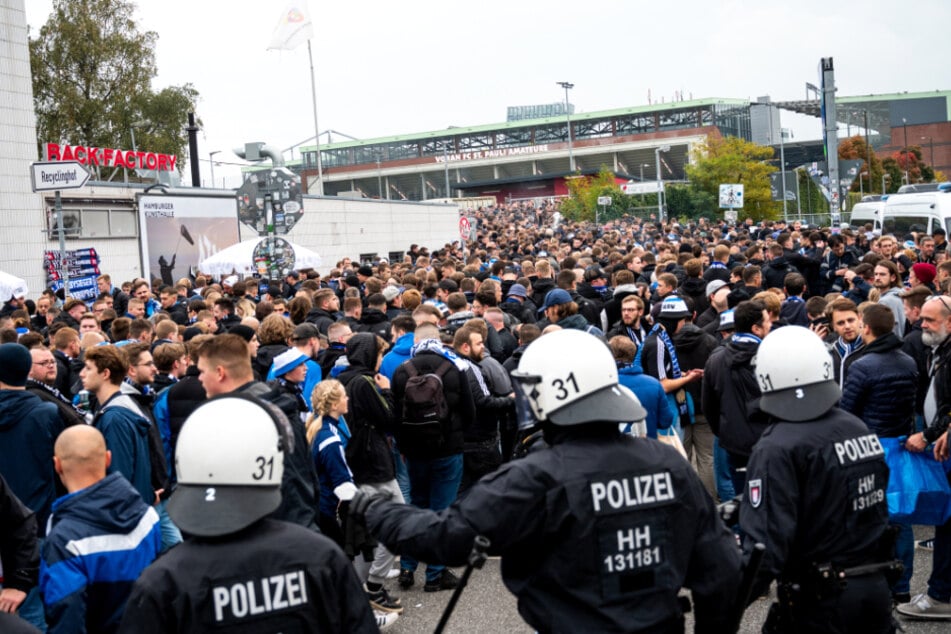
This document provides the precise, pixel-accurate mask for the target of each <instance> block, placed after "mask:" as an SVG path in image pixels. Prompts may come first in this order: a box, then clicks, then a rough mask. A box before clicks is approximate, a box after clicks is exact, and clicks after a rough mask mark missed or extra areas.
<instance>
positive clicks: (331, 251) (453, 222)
mask: <svg viewBox="0 0 951 634" xmlns="http://www.w3.org/2000/svg"><path fill="white" fill-rule="evenodd" d="M252 237H254V232H253V231H251V230H250V229H249V228H248V227H246V226H243V225H242V228H241V238H242V239H243V240H247V239H249V238H252ZM286 237H287V239H288V240H289V241H291V242H293V243H295V244H300V245H301V246H304V247H307V248H308V249H312V250H314V251H316V252H317V253H318V254H320V256H321V259H322V265H321V270H320V272H321V273H326V272H328V271H329V270H330V269H331V268H333V266H334V264H335V263H336V262H337V261H338V260H340V259H342V258H344V257H349V258H351V259H353V260H356V259H357V257H358V256H359V255H360V254H362V253H371V254H372V253H375V254H376V255H377V256H380V257H386V256H387V255H388V254H389V253H390V252H391V251H404V252H405V251H408V250H409V246H410V245H411V244H418V245H420V246H425V247H428V248H429V249H430V250H433V249H438V248H441V247H442V246H444V245H445V244H446V243H449V242H452V241H453V240H458V239H459V207H458V205H454V204H452V205H447V204H431V203H413V202H402V201H392V200H374V199H352V198H340V197H335V196H327V197H320V198H318V197H311V196H305V197H304V216H303V218H302V219H301V221H300V222H299V223H298V224H297V225H296V226H295V227H294V228H293V229H292V230H291V233H290V234H289V235H287V236H286Z"/></svg>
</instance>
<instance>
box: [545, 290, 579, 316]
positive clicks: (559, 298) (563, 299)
mask: <svg viewBox="0 0 951 634" xmlns="http://www.w3.org/2000/svg"><path fill="white" fill-rule="evenodd" d="M571 301H572V299H571V295H569V294H568V291H566V290H564V289H563V288H555V289H552V290H550V291H548V295H545V303H544V304H543V305H542V307H541V308H539V309H538V312H540V313H543V312H545V310H546V309H548V308H551V307H552V306H561V305H562V304H567V303H569V302H571Z"/></svg>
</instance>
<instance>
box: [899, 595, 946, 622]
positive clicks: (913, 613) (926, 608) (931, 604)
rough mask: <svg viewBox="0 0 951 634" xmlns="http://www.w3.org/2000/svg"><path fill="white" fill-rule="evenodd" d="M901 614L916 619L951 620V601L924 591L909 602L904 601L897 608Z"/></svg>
mask: <svg viewBox="0 0 951 634" xmlns="http://www.w3.org/2000/svg"><path fill="white" fill-rule="evenodd" d="M895 609H896V610H898V613H899V614H902V615H904V616H910V617H911V618H914V619H929V620H931V619H935V620H937V619H941V620H951V602H948V601H938V600H937V599H935V598H933V597H930V596H928V593H927V592H922V593H921V594H917V595H915V596H913V597H912V598H911V601H909V602H908V603H902V604H901V605H899V606H898V607H897V608H895Z"/></svg>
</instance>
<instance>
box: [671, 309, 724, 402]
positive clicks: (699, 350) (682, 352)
mask: <svg viewBox="0 0 951 634" xmlns="http://www.w3.org/2000/svg"><path fill="white" fill-rule="evenodd" d="M673 341H674V348H675V349H676V350H677V361H678V362H679V363H680V370H681V372H686V371H687V370H693V369H694V368H700V369H703V367H704V366H705V365H706V364H707V360H709V359H710V355H711V354H713V351H714V350H716V349H717V345H718V343H719V342H718V341H717V338H716V337H714V336H713V335H710V334H708V333H706V332H704V331H703V330H701V329H700V328H697V327H696V326H694V325H693V324H684V325H683V327H682V328H681V329H680V330H678V331H677V334H675V335H674V336H673ZM684 388H685V389H686V390H687V392H688V393H689V394H690V396H691V397H692V398H693V404H694V416H696V415H697V414H700V413H701V411H700V399H701V398H702V395H701V392H702V390H703V381H691V382H690V383H688V384H687V385H685V386H684Z"/></svg>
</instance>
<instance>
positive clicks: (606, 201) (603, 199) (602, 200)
mask: <svg viewBox="0 0 951 634" xmlns="http://www.w3.org/2000/svg"><path fill="white" fill-rule="evenodd" d="M598 204H599V205H602V206H604V207H607V206H608V205H610V204H611V197H610V196H598Z"/></svg>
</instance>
